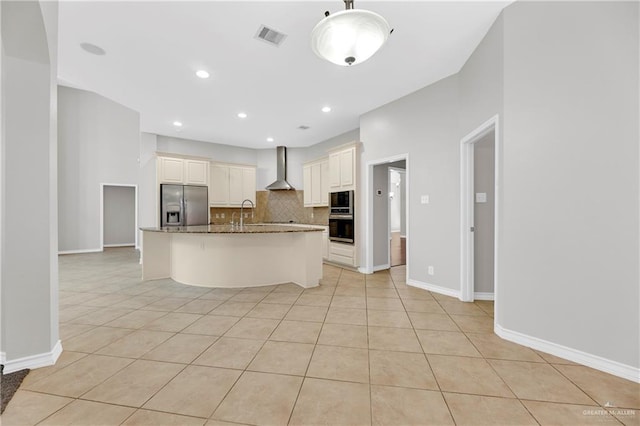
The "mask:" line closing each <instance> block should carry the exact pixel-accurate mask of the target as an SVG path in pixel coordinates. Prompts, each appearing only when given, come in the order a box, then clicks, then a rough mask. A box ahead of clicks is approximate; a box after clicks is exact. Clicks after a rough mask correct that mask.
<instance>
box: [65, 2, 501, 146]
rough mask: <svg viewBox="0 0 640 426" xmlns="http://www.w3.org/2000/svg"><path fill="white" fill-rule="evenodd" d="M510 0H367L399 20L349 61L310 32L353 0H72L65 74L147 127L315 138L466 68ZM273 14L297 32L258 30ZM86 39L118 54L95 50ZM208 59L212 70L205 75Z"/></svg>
mask: <svg viewBox="0 0 640 426" xmlns="http://www.w3.org/2000/svg"><path fill="white" fill-rule="evenodd" d="M509 3H510V2H508V1H505V2H481V1H470V2H458V1H443V2H432V1H409V2H402V1H365V0H356V1H355V7H356V8H362V9H369V10H372V11H375V12H377V13H379V14H381V15H382V16H384V17H385V18H386V19H387V21H389V24H390V25H391V27H392V28H394V32H393V34H391V36H390V37H389V40H388V42H387V44H386V45H384V46H383V47H382V49H381V50H380V51H379V52H378V53H377V54H376V55H374V56H373V57H372V58H371V59H370V60H368V61H367V62H364V63H362V64H359V65H355V66H353V67H341V66H337V65H333V64H331V63H329V62H327V61H325V60H322V59H320V58H318V57H317V56H315V54H314V53H313V52H312V50H311V47H310V37H309V35H310V33H311V30H312V29H313V27H314V26H315V24H316V23H317V22H318V21H320V20H321V19H322V18H323V17H324V11H325V10H329V11H330V12H337V11H339V10H342V9H344V3H343V1H342V0H331V1H296V2H292V1H287V2H285V1H280V2H274V1H258V2H247V1H226V2H222V1H208V2H204V1H200V2H186V1H142V2H128V1H119V2H109V1H98V2H88V1H60V3H59V13H60V14H59V57H58V78H59V81H60V84H64V85H68V86H71V87H76V88H80V89H85V90H89V91H92V92H95V93H98V94H100V95H102V96H105V97H107V98H109V99H112V100H114V101H116V102H118V103H120V104H122V105H125V106H127V107H129V108H131V109H133V110H136V111H138V112H139V113H140V120H141V130H142V131H144V132H150V133H157V134H162V135H169V136H176V137H181V138H187V139H195V140H201V141H208V142H216V143H222V144H228V145H236V146H243V147H251V148H271V147H273V146H275V145H286V146H290V147H303V146H309V145H313V144H315V143H318V142H321V141H323V140H326V139H328V138H331V137H333V136H336V135H339V134H341V133H344V132H346V131H349V130H352V129H355V128H357V127H358V126H359V117H360V115H362V114H363V113H366V112H368V111H370V110H372V109H375V108H377V107H380V106H382V105H384V104H386V103H388V102H390V101H393V100H395V99H397V98H399V97H402V96H404V95H407V94H409V93H411V92H413V91H415V90H418V89H420V88H422V87H425V86H427V85H429V84H431V83H433V82H435V81H437V80H440V79H442V78H444V77H447V76H449V75H451V74H454V73H456V72H458V71H459V70H460V68H461V67H462V65H463V64H464V63H465V62H466V60H467V59H468V58H469V56H470V54H471V53H472V52H473V50H474V49H475V48H476V46H477V45H478V43H479V42H480V41H481V40H482V38H483V37H484V35H485V34H486V32H487V31H488V29H489V27H490V26H491V24H492V23H493V22H494V20H495V19H496V17H497V16H498V14H499V13H500V11H501V10H502V9H503V8H504V7H505V6H506V5H508V4H509ZM261 25H266V26H268V27H270V28H272V29H275V30H277V31H279V32H283V33H285V34H287V38H286V39H285V41H284V43H282V44H281V45H280V46H279V47H275V46H272V45H269V44H267V43H265V42H264V41H261V40H257V39H255V38H254V36H255V35H256V33H257V31H258V28H259V27H260V26H261ZM81 43H91V44H94V45H97V46H99V47H101V48H102V49H104V51H105V52H106V54H105V55H102V56H98V55H94V54H90V53H87V52H86V51H85V50H83V49H82V48H81V47H80V44H81ZM199 69H204V70H207V71H208V72H209V73H210V74H211V76H210V78H208V79H200V78H198V77H196V75H195V72H196V71H197V70H199ZM323 106H330V107H331V108H332V111H331V112H329V113H324V112H322V111H321V108H322V107H323ZM239 112H245V113H246V114H247V118H244V119H241V118H238V116H237V114H238V113H239ZM174 121H180V122H182V124H183V125H182V127H181V128H179V129H178V128H176V127H175V126H174V125H173V122H174ZM301 125H305V126H309V129H307V130H300V129H298V127H299V126H301ZM268 137H271V138H273V139H274V141H273V142H268V141H267V138H268Z"/></svg>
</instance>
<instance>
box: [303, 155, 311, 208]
mask: <svg viewBox="0 0 640 426" xmlns="http://www.w3.org/2000/svg"><path fill="white" fill-rule="evenodd" d="M302 182H303V188H302V190H303V195H304V206H305V207H308V206H311V199H312V197H311V166H310V165H305V166H303V167H302Z"/></svg>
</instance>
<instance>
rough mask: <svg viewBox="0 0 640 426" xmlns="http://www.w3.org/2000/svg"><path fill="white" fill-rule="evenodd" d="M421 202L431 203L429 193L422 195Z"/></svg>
mask: <svg viewBox="0 0 640 426" xmlns="http://www.w3.org/2000/svg"><path fill="white" fill-rule="evenodd" d="M420 203H421V204H429V196H428V195H422V196H420Z"/></svg>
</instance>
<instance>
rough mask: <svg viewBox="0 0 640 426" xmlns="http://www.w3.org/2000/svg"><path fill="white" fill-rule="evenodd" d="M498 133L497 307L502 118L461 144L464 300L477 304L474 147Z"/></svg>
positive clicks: (495, 297) (496, 172)
mask: <svg viewBox="0 0 640 426" xmlns="http://www.w3.org/2000/svg"><path fill="white" fill-rule="evenodd" d="M491 131H494V161H495V163H494V172H493V181H494V193H495V195H494V216H493V222H494V234H493V238H494V242H493V243H494V245H493V277H494V278H493V283H494V284H493V286H494V287H493V295H494V301H495V303H496V305H494V309H495V306H497V293H498V292H497V290H498V249H499V247H498V241H499V239H498V234H499V229H500V228H499V227H498V224H499V212H500V210H499V208H498V206H499V205H500V204H499V201H500V189H499V170H500V155H499V153H500V118H499V116H498V115H494V116H493V117H491V118H490V119H489V120H487V121H485V122H484V123H483V124H482V125H480V126H479V127H477V128H476V129H475V130H473V131H472V132H471V133H469V134H467V135H466V136H465V137H463V138H462V140H461V141H460V300H462V301H463V302H473V301H474V299H475V297H474V264H473V262H474V250H473V244H474V234H473V232H472V231H471V227H472V226H473V223H474V212H473V210H474V206H475V203H474V176H473V172H474V170H473V162H474V145H475V143H476V142H478V141H479V140H480V139H482V138H483V137H484V136H486V135H487V134H489V133H490V132H491Z"/></svg>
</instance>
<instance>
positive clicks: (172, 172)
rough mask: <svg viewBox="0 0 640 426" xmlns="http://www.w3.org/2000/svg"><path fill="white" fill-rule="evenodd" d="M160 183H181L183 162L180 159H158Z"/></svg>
mask: <svg viewBox="0 0 640 426" xmlns="http://www.w3.org/2000/svg"><path fill="white" fill-rule="evenodd" d="M158 161H159V166H160V167H159V169H160V174H159V175H160V183H179V184H181V183H183V178H184V161H183V160H182V159H181V158H168V157H158Z"/></svg>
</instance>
